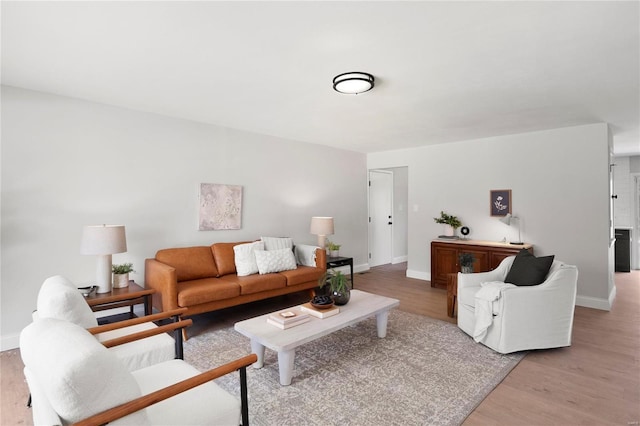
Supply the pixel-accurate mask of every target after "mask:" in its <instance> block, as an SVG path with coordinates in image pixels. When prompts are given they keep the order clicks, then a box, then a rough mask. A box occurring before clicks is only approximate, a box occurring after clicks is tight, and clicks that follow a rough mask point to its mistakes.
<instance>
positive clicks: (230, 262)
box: [211, 241, 252, 277]
mask: <svg viewBox="0 0 640 426" xmlns="http://www.w3.org/2000/svg"><path fill="white" fill-rule="evenodd" d="M250 242H252V241H241V242H237V243H215V244H213V245H212V246H211V252H212V253H213V257H214V258H215V261H216V267H217V268H218V277H221V276H223V275H228V274H235V273H236V262H235V253H234V252H233V247H235V246H237V245H238V244H247V243H250Z"/></svg>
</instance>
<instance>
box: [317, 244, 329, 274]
mask: <svg viewBox="0 0 640 426" xmlns="http://www.w3.org/2000/svg"><path fill="white" fill-rule="evenodd" d="M316 268H321V269H325V270H326V269H327V252H326V250H325V249H321V248H317V249H316Z"/></svg>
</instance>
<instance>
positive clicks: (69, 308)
mask: <svg viewBox="0 0 640 426" xmlns="http://www.w3.org/2000/svg"><path fill="white" fill-rule="evenodd" d="M37 310H38V316H39V317H40V318H56V319H59V320H64V321H70V322H72V323H74V324H78V325H79V326H81V327H83V328H91V327H95V326H97V325H98V321H97V320H96V316H95V315H94V313H93V312H92V311H91V308H90V307H89V305H88V304H87V301H86V300H84V297H83V296H82V294H80V292H79V291H78V289H77V288H76V286H75V285H74V284H72V283H71V281H69V280H67V279H66V278H65V277H63V276H61V275H56V276H53V277H50V278H47V279H46V280H45V281H44V283H42V287H40V292H39V293H38V300H37Z"/></svg>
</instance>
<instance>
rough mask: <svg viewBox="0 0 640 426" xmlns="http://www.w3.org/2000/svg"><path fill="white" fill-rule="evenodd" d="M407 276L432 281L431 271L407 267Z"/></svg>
mask: <svg viewBox="0 0 640 426" xmlns="http://www.w3.org/2000/svg"><path fill="white" fill-rule="evenodd" d="M406 275H407V278H415V279H417V280H424V281H431V272H422V271H414V270H412V269H407V274H406Z"/></svg>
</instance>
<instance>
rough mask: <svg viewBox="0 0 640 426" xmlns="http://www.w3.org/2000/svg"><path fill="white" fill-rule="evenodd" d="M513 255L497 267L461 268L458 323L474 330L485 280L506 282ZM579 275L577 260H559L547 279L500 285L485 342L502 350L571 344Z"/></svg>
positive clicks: (554, 264) (552, 266)
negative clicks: (476, 270)
mask: <svg viewBox="0 0 640 426" xmlns="http://www.w3.org/2000/svg"><path fill="white" fill-rule="evenodd" d="M514 259H515V256H510V257H508V258H506V259H504V260H503V261H502V262H501V263H500V265H498V267H497V268H496V269H494V270H493V271H489V272H482V273H476V274H463V273H458V327H460V329H462V330H463V331H464V332H465V333H467V334H468V335H470V336H472V337H473V336H474V331H475V328H476V321H477V318H476V294H477V293H478V291H479V290H480V289H481V283H489V282H504V280H505V278H506V276H507V274H508V273H509V270H510V269H511V266H512V264H513V262H514ZM577 281H578V269H577V268H576V267H575V266H573V265H567V264H564V263H563V262H560V261H557V260H554V261H553V264H552V265H551V269H550V270H549V273H548V274H547V276H546V279H545V280H544V282H543V283H542V284H539V285H532V286H509V287H505V288H501V289H500V292H499V295H498V298H497V300H495V301H493V302H491V308H490V310H491V313H492V316H493V318H492V320H491V325H490V326H489V328H488V329H487V330H486V334H485V335H484V337H482V338H481V340H480V342H481V343H483V344H484V345H486V346H488V347H490V348H491V349H493V350H495V351H497V352H500V353H503V354H506V353H510V352H516V351H521V350H529V349H546V348H555V347H562V346H570V345H571V331H572V328H573V314H574V310H575V302H576V291H577Z"/></svg>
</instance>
